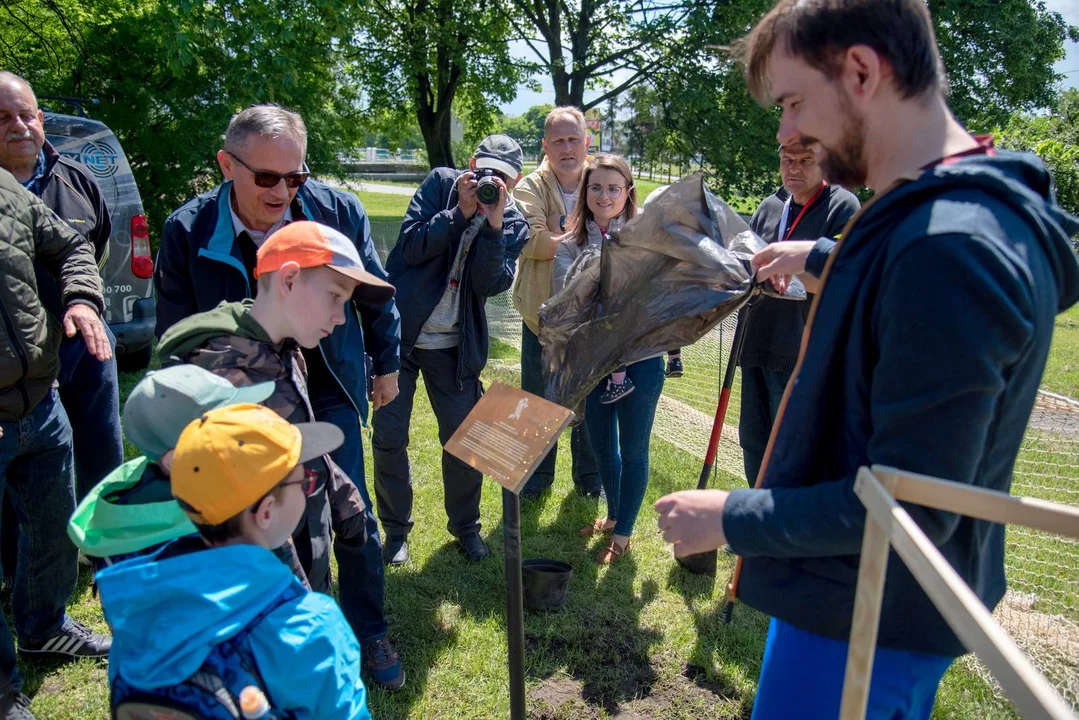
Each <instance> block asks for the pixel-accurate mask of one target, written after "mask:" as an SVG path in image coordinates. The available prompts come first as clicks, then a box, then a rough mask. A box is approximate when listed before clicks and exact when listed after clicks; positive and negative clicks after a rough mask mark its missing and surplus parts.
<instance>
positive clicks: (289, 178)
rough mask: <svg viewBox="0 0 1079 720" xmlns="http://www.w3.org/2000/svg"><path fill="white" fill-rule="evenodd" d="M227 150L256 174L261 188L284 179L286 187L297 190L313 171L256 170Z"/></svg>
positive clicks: (274, 184) (233, 157)
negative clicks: (281, 171)
mask: <svg viewBox="0 0 1079 720" xmlns="http://www.w3.org/2000/svg"><path fill="white" fill-rule="evenodd" d="M225 152H227V153H228V154H229V155H231V156H232V159H233V160H235V161H236V162H238V163H240V164H241V165H243V166H244V167H245V168H247V169H248V171H249V172H250V173H251V174H252V175H254V176H255V184H256V185H258V186H259V187H260V188H272V187H277V183H279V182H281V181H282V180H284V181H285V187H287V188H288V189H289V190H295V189H296V188H298V187H300V186H301V185H303V184H304V183H305V182H307V178H308V177H310V175H311V173H309V172H303V171H300V172H293V173H287V174H285V175H282V174H281V173H275V172H270V171H269V170H256V169H255V168H253V167H251V166H250V165H248V164H247V163H245V162H244V161H243V160H241V159H240V157H239V156H238V155H237V154H236V153H233V152H229V151H228V150H226V151H225Z"/></svg>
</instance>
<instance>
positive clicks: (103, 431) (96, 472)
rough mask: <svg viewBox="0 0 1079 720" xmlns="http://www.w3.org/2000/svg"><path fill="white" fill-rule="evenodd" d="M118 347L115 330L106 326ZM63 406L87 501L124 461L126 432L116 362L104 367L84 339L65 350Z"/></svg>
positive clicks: (79, 488) (79, 486) (79, 493)
mask: <svg viewBox="0 0 1079 720" xmlns="http://www.w3.org/2000/svg"><path fill="white" fill-rule="evenodd" d="M105 334H106V335H108V337H109V343H110V344H111V345H112V347H113V349H115V348H116V338H115V337H113V334H112V330H110V329H109V326H108V325H106V326H105ZM57 379H58V381H59V383H60V402H62V403H63V404H64V411H65V412H66V413H67V419H68V422H69V423H70V424H71V437H72V441H73V449H74V454H75V498H76V500H81V499H82V498H84V497H86V496H87V495H88V494H89V493H90V491H91V490H92V489H93V488H94V486H96V485H97V484H98V483H99V482H101V481H102V480H103V479H104V477H105V476H106V475H108V474H109V473H111V472H112V471H113V470H115V469H116V468H118V467H119V466H120V465H122V464H123V462H124V440H123V435H122V434H121V431H120V386H119V382H118V381H117V378H116V358H115V357H113V358H111V359H109V360H106V361H105V362H101V361H100V360H98V359H97V358H96V357H94V356H93V355H91V354H90V351H89V350H87V349H86V343H85V342H83V339H82V336H81V335H80V336H77V337H75V339H74V340H71V341H68V342H65V343H64V344H63V345H61V346H60V377H59V378H57Z"/></svg>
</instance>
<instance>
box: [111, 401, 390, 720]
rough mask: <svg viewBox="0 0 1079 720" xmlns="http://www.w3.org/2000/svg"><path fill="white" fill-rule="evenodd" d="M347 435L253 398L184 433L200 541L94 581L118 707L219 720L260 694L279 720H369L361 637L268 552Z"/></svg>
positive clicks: (181, 464)
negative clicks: (310, 466) (290, 418)
mask: <svg viewBox="0 0 1079 720" xmlns="http://www.w3.org/2000/svg"><path fill="white" fill-rule="evenodd" d="M343 437H344V436H343V434H342V432H341V430H340V429H339V428H337V427H336V426H335V425H332V424H329V423H306V424H298V425H293V424H290V423H289V422H287V421H285V420H283V419H282V418H281V417H280V416H279V415H277V414H276V413H275V412H273V411H272V410H270V409H268V408H265V407H263V406H261V405H253V404H239V405H230V406H228V407H224V408H220V409H216V410H211V411H209V412H207V413H206V414H205V415H203V416H202V417H201V418H199V419H197V420H195V421H194V422H192V423H191V424H190V425H188V426H187V428H185V429H184V431H183V433H182V434H181V435H180V439H179V442H178V444H177V446H176V450H175V453H174V455H173V461H172V476H171V482H172V493H173V495H174V496H175V497H176V499H177V501H178V502H179V503H180V506H181V507H182V508H183V509H184V511H185V512H186V513H187V514H188V517H190V519H191V521H192V523H194V525H195V527H196V528H197V529H198V535H192V536H187V537H184V538H180V539H179V540H175V541H173V542H171V543H169V544H168V545H166V546H164V547H163V548H162V549H161V550H159V551H158V552H156V553H154V554H152V555H149V556H145V557H138V558H135V559H132V560H128V561H125V562H122V563H119V564H117V565H114V566H112V567H109V568H106V569H105V570H103V571H101V572H100V573H98V576H97V581H98V587H99V588H100V591H101V604H102V609H103V611H104V613H105V619H106V620H107V621H108V622H109V625H110V626H111V627H112V629H113V633H114V636H113V637H114V640H113V646H112V654H111V655H110V662H109V680H110V689H111V693H112V705H113V708H114V711H116V710H122V709H123V708H125V706H131V705H135V704H139V705H140V706H142V707H143V708H145V706H146V705H150V706H153V707H159V706H160V707H175V706H176V705H177V704H179V706H180V707H181V708H183V709H185V710H188V711H189V712H191V713H192V714H194V715H196V716H198V717H217V716H219V714H218V713H219V712H220V711H221V708H220V707H218V704H222V705H227V704H228V703H232V704H233V705H235V706H236V707H239V706H240V705H241V697H245V699H246V696H248V695H250V694H252V693H255V694H260V693H261V695H262V696H265V698H266V701H267V702H268V704H269V706H270V708H271V709H272V710H273V711H275V712H276V713H278V715H280V716H286V717H297V716H298V717H317V718H342V719H344V718H348V719H350V720H351V719H356V720H369V718H370V714H369V713H368V711H367V704H366V688H365V687H364V685H363V682H362V680H361V679H360V648H359V643H358V642H357V640H356V636H355V635H354V634H353V632H352V630H351V628H350V627H349V626H348V623H347V622H346V621H345V618H344V615H343V614H342V613H341V609H340V608H339V607H338V606H337V604H336V603H335V602H334V601H333V599H332V598H330V597H327V596H326V595H323V594H320V593H315V592H311V591H308V590H306V589H304V587H303V586H302V585H301V584H300V582H299V581H298V580H297V579H296V577H295V576H294V575H293V574H292V573H291V572H290V571H289V569H288V568H287V567H286V566H285V565H284V564H282V563H281V562H280V561H279V560H278V559H277V557H276V556H275V555H274V554H273V552H271V550H272V549H273V548H277V547H280V546H281V545H282V544H283V543H285V542H286V541H287V539H288V538H289V536H290V535H291V533H292V532H293V530H294V529H295V527H296V525H297V524H298V523H299V522H300V521H301V519H302V518H303V516H304V513H305V511H306V505H307V503H306V498H307V497H309V496H311V495H313V494H315V493H317V492H319V491H320V490H321V488H320V487H319V485H318V476H317V474H315V473H312V472H310V471H309V470H306V469H305V467H304V463H306V462H309V461H311V460H313V459H316V458H319V457H321V456H322V455H324V454H326V453H328V452H331V451H332V450H334V449H336V448H337V447H338V446H339V445H340V444H341V442H342V440H343ZM222 690H224V691H225V692H224V693H222ZM226 695H227V697H226ZM118 716H124V715H123V714H122V713H120V714H119V715H118Z"/></svg>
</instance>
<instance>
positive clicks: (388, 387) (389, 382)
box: [371, 373, 400, 410]
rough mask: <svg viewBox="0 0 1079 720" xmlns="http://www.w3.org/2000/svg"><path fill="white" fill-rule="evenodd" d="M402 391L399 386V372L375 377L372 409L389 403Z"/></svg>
mask: <svg viewBox="0 0 1079 720" xmlns="http://www.w3.org/2000/svg"><path fill="white" fill-rule="evenodd" d="M398 392H400V390H398V388H397V373H392V374H390V375H381V376H379V377H376V378H375V387H374V389H373V390H372V391H371V409H372V410H378V409H379V408H380V407H383V406H385V405H389V404H390V403H391V402H393V399H394V398H395V397H397V393H398Z"/></svg>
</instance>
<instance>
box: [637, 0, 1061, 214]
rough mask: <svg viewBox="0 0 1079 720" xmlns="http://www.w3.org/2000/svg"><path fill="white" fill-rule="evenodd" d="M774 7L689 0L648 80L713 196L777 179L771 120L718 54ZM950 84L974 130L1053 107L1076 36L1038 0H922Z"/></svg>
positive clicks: (757, 0)
mask: <svg viewBox="0 0 1079 720" xmlns="http://www.w3.org/2000/svg"><path fill="white" fill-rule="evenodd" d="M771 5H772V2H771V0H747V1H746V2H741V3H730V2H727V1H726V0H701V2H698V3H694V6H693V8H692V11H691V12H690V13H689V15H688V16H687V17H686V19H685V21H684V22H683V23H682V25H681V27H680V31H679V33H677V34H676V35H675V36H674V38H673V40H672V45H671V50H670V52H669V53H668V60H667V61H666V62H664V63H663V65H662V66H660V67H658V68H657V69H656V70H655V72H654V73H653V74H652V77H651V81H652V83H653V85H654V87H655V88H656V90H657V95H658V101H659V104H660V106H661V107H662V108H663V118H664V124H665V125H666V127H667V128H669V130H670V135H669V137H668V138H667V140H668V142H669V143H670V144H672V145H673V146H674V147H676V148H678V154H679V155H680V156H681V157H693V156H696V155H698V154H700V155H702V156H703V157H704V159H705V164H706V166H708V167H709V168H710V171H711V172H712V174H713V177H714V181H715V184H716V186H717V189H719V191H720V192H722V193H724V194H728V195H732V194H748V195H757V194H761V193H762V192H765V191H767V190H768V189H769V188H772V187H774V186H775V185H776V184H777V183H778V173H777V171H776V161H775V131H776V129H777V127H778V115H777V114H776V113H775V111H773V110H770V109H762V108H760V107H757V106H756V105H755V104H754V103H753V102H752V100H751V99H750V98H749V95H748V93H747V91H746V89H745V83H744V81H743V78H742V76H741V73H740V72H739V70H738V68H736V67H735V66H734V64H733V63H732V62H731V60H730V58H729V57H727V56H726V55H725V54H724V53H723V52H722V51H719V50H716V49H715V48H719V47H723V46H727V45H729V44H730V43H731V42H732V41H733V40H735V39H737V38H738V37H740V36H741V35H743V34H744V33H745V32H746V30H747V29H748V28H749V27H751V26H752V25H753V23H754V22H756V20H757V19H758V18H759V17H760V16H761V15H763V13H765V12H766V11H767V10H768V9H769V8H770V7H771ZM929 7H930V10H931V12H932V13H933V15H934V23H935V30H936V33H937V39H938V42H939V45H940V49H941V55H942V58H943V61H944V65H945V68H946V69H947V71H948V79H949V83H950V94H949V104H950V105H951V106H952V108H953V109H954V111H955V112H956V115H957V117H958V118H959V119H960V121H961V122H963V123H965V124H967V125H968V127H970V128H971V129H972V130H975V131H982V130H988V129H991V128H993V127H994V126H999V125H1003V124H1004V123H1006V122H1007V121H1008V118H1009V117H1010V116H1011V115H1012V114H1013V113H1015V112H1017V111H1025V112H1029V111H1033V110H1036V109H1045V108H1048V107H1050V106H1051V105H1052V103H1053V101H1054V98H1055V94H1056V88H1055V83H1056V82H1057V80H1059V76H1058V75H1057V74H1056V73H1055V72H1054V70H1053V68H1052V65H1053V63H1054V62H1055V61H1056V60H1058V59H1059V58H1061V57H1063V54H1064V49H1063V48H1064V42H1065V40H1066V39H1069V38H1071V39H1075V38H1076V37H1077V33H1076V29H1075V28H1072V27H1069V26H1068V25H1067V24H1066V23H1065V22H1064V21H1063V19H1062V17H1061V16H1060V14H1059V13H1055V12H1050V11H1048V10H1047V9H1046V7H1045V3H1044V2H1041V1H1040V0H930V1H929Z"/></svg>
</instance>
